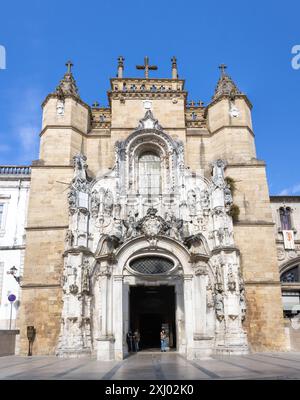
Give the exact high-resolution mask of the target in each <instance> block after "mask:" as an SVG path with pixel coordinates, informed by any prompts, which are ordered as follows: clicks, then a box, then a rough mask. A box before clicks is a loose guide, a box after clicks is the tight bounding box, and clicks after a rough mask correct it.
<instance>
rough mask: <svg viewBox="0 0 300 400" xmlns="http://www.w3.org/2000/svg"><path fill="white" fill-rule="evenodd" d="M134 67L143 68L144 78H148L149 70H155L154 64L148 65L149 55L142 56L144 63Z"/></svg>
mask: <svg viewBox="0 0 300 400" xmlns="http://www.w3.org/2000/svg"><path fill="white" fill-rule="evenodd" d="M136 69H144V70H145V78H146V79H148V78H149V70H156V69H157V66H156V65H149V57H145V58H144V65H137V66H136Z"/></svg>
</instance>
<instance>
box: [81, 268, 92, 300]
mask: <svg viewBox="0 0 300 400" xmlns="http://www.w3.org/2000/svg"><path fill="white" fill-rule="evenodd" d="M81 268H82V272H81V292H82V293H85V294H88V293H89V292H90V277H89V261H88V260H84V262H83V265H82V267H81Z"/></svg>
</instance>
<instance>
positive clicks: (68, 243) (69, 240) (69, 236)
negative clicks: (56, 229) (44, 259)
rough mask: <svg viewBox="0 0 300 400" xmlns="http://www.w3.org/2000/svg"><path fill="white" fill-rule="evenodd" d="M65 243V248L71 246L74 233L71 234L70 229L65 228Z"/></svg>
mask: <svg viewBox="0 0 300 400" xmlns="http://www.w3.org/2000/svg"><path fill="white" fill-rule="evenodd" d="M65 243H66V250H68V249H70V248H72V247H73V243H74V235H73V233H72V231H71V229H67V232H66V236H65Z"/></svg>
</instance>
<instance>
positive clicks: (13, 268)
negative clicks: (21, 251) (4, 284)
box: [7, 266, 21, 285]
mask: <svg viewBox="0 0 300 400" xmlns="http://www.w3.org/2000/svg"><path fill="white" fill-rule="evenodd" d="M17 271H18V268H16V267H15V266H13V267H11V269H10V270H9V271H7V274H8V275H12V276H13V277H14V278H15V280H16V281H17V282H18V284H19V285H20V280H21V277H20V276H16V272H17Z"/></svg>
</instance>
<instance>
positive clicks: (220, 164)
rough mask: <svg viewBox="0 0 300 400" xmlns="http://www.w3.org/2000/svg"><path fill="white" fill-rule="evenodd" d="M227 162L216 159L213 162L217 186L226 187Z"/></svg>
mask: <svg viewBox="0 0 300 400" xmlns="http://www.w3.org/2000/svg"><path fill="white" fill-rule="evenodd" d="M226 165H227V163H226V162H225V161H224V160H221V159H219V160H216V161H214V162H213V163H212V175H213V178H212V181H213V183H214V185H215V187H216V188H220V189H224V188H225V185H226V184H225V180H224V169H225V168H226Z"/></svg>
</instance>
